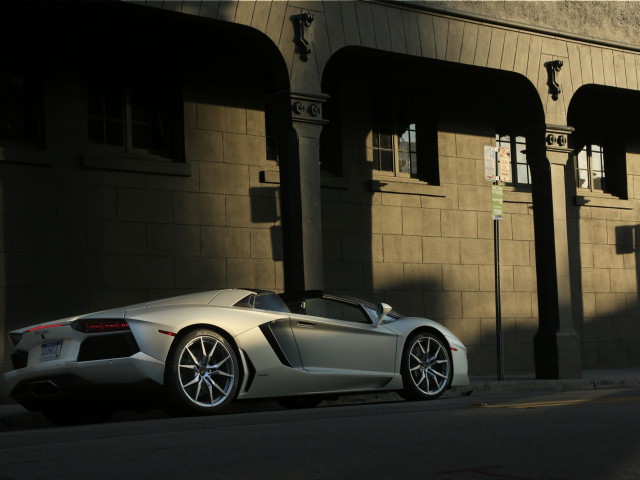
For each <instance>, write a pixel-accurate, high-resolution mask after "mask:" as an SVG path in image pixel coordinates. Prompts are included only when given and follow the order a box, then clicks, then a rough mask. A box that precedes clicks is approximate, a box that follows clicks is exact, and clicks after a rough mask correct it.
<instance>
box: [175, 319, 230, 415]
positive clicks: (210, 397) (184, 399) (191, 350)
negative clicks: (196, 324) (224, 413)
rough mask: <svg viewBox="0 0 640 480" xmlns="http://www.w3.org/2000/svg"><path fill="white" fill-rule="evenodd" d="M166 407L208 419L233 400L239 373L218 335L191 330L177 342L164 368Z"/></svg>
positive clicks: (225, 345)
mask: <svg viewBox="0 0 640 480" xmlns="http://www.w3.org/2000/svg"><path fill="white" fill-rule="evenodd" d="M166 368H167V371H166V377H165V389H166V395H167V400H168V402H169V407H170V409H171V410H173V411H176V412H177V413H183V414H191V415H209V414H212V413H215V412H217V411H219V410H220V409H222V408H224V407H225V406H226V405H228V404H229V403H230V402H231V401H232V400H233V399H234V397H235V394H236V391H237V389H238V384H239V381H240V369H239V367H238V360H237V358H236V354H235V352H234V350H233V347H231V345H230V344H229V342H228V341H227V340H226V339H225V338H224V337H223V336H222V335H220V334H218V333H217V332H214V331H212V330H207V329H199V330H194V331H192V332H190V333H188V334H187V335H185V336H184V337H182V338H180V339H179V340H178V343H177V344H176V346H175V348H173V349H172V351H171V353H170V355H169V358H168V359H167V365H166Z"/></svg>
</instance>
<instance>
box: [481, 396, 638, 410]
mask: <svg viewBox="0 0 640 480" xmlns="http://www.w3.org/2000/svg"><path fill="white" fill-rule="evenodd" d="M638 401H640V397H622V398H587V399H581V400H556V401H552V402H530V403H503V404H499V405H488V404H486V403H474V404H473V406H474V407H481V408H540V407H564V406H568V405H583V404H588V403H619V402H638Z"/></svg>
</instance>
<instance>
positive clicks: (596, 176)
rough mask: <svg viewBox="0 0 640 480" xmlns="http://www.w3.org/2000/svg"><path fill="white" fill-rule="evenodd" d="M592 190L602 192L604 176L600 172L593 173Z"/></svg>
mask: <svg viewBox="0 0 640 480" xmlns="http://www.w3.org/2000/svg"><path fill="white" fill-rule="evenodd" d="M593 189H594V190H604V176H603V175H602V174H601V173H600V172H593Z"/></svg>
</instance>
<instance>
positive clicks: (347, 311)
mask: <svg viewBox="0 0 640 480" xmlns="http://www.w3.org/2000/svg"><path fill="white" fill-rule="evenodd" d="M298 305H299V306H300V308H296V310H297V311H296V312H294V313H302V314H304V315H313V316H314V317H323V318H331V319H335V320H345V321H347V322H357V323H366V324H369V323H371V319H370V318H369V316H368V315H367V314H366V313H365V312H364V311H363V310H362V308H360V306H359V305H354V304H351V303H345V302H340V301H337V300H331V299H328V298H308V299H307V300H305V301H303V302H298V303H296V306H298Z"/></svg>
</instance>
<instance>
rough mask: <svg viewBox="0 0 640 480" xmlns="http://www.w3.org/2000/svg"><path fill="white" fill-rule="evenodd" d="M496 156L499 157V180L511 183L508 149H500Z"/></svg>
mask: <svg viewBox="0 0 640 480" xmlns="http://www.w3.org/2000/svg"><path fill="white" fill-rule="evenodd" d="M498 156H499V157H500V159H499V163H500V169H499V170H500V172H499V173H500V180H502V181H503V182H507V183H508V182H510V181H511V153H510V151H509V147H500V148H499V153H498Z"/></svg>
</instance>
